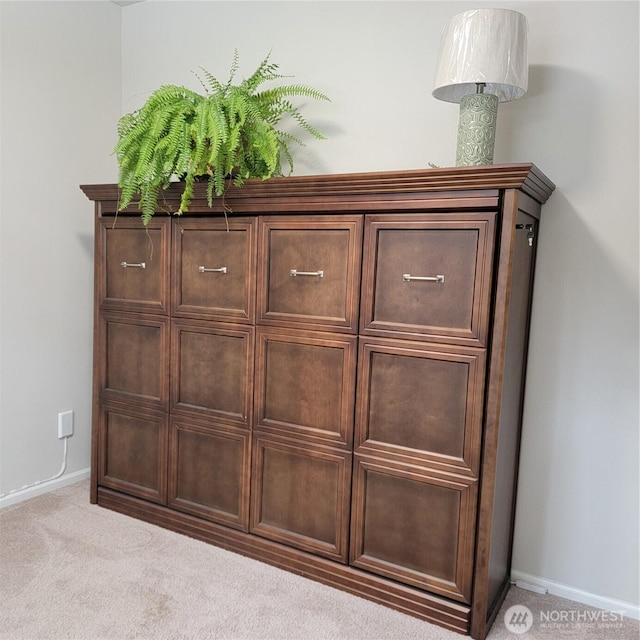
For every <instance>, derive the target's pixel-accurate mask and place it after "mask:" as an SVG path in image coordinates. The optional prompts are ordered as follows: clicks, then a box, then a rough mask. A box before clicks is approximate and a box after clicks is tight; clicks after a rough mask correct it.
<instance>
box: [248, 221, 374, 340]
mask: <svg viewBox="0 0 640 640" xmlns="http://www.w3.org/2000/svg"><path fill="white" fill-rule="evenodd" d="M361 242H362V216H349V215H345V216H340V217H337V216H298V217H296V218H291V217H289V218H278V217H272V218H263V219H261V225H260V259H259V262H258V322H259V323H262V324H272V325H280V326H299V327H300V328H309V329H326V330H333V331H341V332H343V331H344V332H350V333H356V332H357V326H358V296H359V289H360V286H359V282H360V263H361V253H362V246H361Z"/></svg>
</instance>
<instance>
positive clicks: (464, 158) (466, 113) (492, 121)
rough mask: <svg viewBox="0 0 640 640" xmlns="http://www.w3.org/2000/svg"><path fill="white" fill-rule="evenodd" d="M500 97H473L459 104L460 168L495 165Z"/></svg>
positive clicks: (483, 95)
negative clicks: (494, 156)
mask: <svg viewBox="0 0 640 640" xmlns="http://www.w3.org/2000/svg"><path fill="white" fill-rule="evenodd" d="M497 118H498V96H495V95H492V94H489V93H472V94H470V95H468V96H465V97H464V98H462V100H461V101H460V122H459V125H458V147H457V150H456V165H457V166H458V167H467V166H479V165H487V164H493V147H494V143H495V140H496V120H497Z"/></svg>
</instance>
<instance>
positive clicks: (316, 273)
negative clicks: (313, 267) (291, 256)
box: [289, 269, 324, 278]
mask: <svg viewBox="0 0 640 640" xmlns="http://www.w3.org/2000/svg"><path fill="white" fill-rule="evenodd" d="M289 274H290V275H292V276H294V277H295V276H315V277H316V278H324V271H298V270H297V269H291V271H289Z"/></svg>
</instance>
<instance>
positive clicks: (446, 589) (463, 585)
mask: <svg viewBox="0 0 640 640" xmlns="http://www.w3.org/2000/svg"><path fill="white" fill-rule="evenodd" d="M476 503H477V482H475V481H473V480H471V479H468V478H461V477H458V476H453V475H450V474H438V473H437V472H432V471H428V470H426V469H420V468H419V467H416V466H411V465H400V464H394V463H393V462H385V461H382V460H380V459H377V458H365V457H361V456H355V459H354V488H353V506H352V510H351V552H350V563H351V564H352V565H353V566H356V567H360V568H361V569H365V570H367V571H371V572H373V573H377V574H379V575H383V576H386V577H388V578H391V579H393V580H397V581H399V582H403V583H405V584H408V585H412V586H414V587H418V588H420V589H426V590H428V591H431V592H433V593H438V594H441V595H444V596H447V597H449V598H452V599H454V600H458V601H461V602H470V600H471V579H472V566H473V564H472V561H473V550H474V523H475V515H476Z"/></svg>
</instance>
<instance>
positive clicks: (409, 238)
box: [360, 213, 495, 346]
mask: <svg viewBox="0 0 640 640" xmlns="http://www.w3.org/2000/svg"><path fill="white" fill-rule="evenodd" d="M494 227H495V213H478V214H476V213H474V214H473V216H465V214H447V216H438V215H436V214H429V215H427V214H425V215H417V216H403V215H398V216H388V215H370V216H367V217H366V221H365V241H364V247H365V249H364V259H363V261H364V266H363V286H362V291H363V296H362V303H361V307H362V309H361V327H360V331H361V333H365V334H369V335H380V336H389V337H400V336H404V337H409V338H414V339H415V338H418V339H429V340H434V341H440V342H449V343H458V344H475V345H479V346H486V343H487V328H488V324H487V322H488V316H489V305H490V299H491V274H492V266H493V242H494V232H495V231H494Z"/></svg>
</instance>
